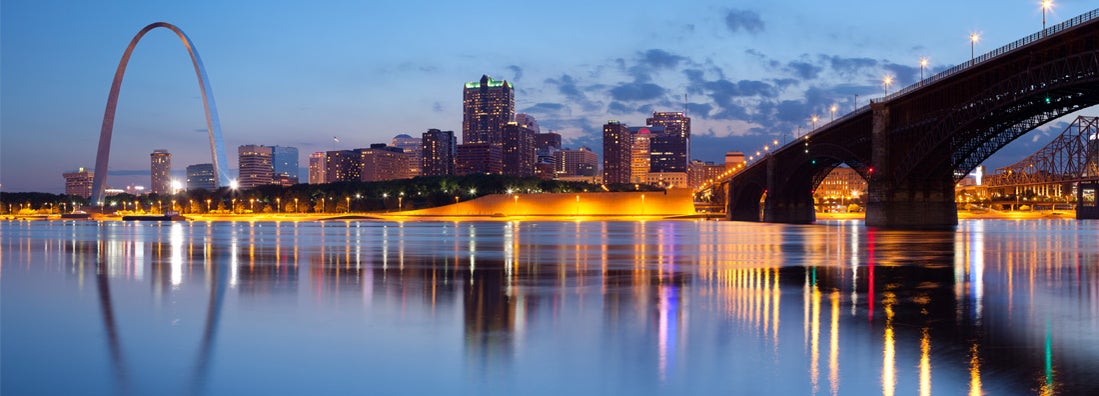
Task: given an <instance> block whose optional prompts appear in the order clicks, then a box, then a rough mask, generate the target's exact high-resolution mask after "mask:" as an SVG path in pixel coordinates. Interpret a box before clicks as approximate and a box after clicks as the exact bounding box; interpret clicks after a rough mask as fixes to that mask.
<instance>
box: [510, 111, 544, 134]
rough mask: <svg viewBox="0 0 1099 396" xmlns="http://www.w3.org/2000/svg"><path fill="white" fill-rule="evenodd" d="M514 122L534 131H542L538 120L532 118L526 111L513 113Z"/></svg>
mask: <svg viewBox="0 0 1099 396" xmlns="http://www.w3.org/2000/svg"><path fill="white" fill-rule="evenodd" d="M515 123H516V124H519V126H521V127H523V128H527V129H530V130H532V131H534V133H542V129H541V128H539V127H538V120H536V119H534V116H532V115H530V114H527V113H519V114H516V115H515Z"/></svg>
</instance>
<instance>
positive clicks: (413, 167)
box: [393, 133, 423, 177]
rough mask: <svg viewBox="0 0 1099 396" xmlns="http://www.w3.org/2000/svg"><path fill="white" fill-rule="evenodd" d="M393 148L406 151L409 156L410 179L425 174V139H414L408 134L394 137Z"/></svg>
mask: <svg viewBox="0 0 1099 396" xmlns="http://www.w3.org/2000/svg"><path fill="white" fill-rule="evenodd" d="M393 147H397V148H399V149H401V150H404V152H405V153H406V154H408V157H409V158H408V170H409V175H411V176H409V177H416V176H420V175H422V174H423V139H422V138H414V137H412V136H409V135H406V134H403V133H402V134H400V135H397V136H394V137H393Z"/></svg>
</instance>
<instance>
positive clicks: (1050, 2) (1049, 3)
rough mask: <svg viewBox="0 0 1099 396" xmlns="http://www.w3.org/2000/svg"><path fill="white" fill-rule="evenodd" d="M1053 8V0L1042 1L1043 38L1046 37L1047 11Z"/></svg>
mask: <svg viewBox="0 0 1099 396" xmlns="http://www.w3.org/2000/svg"><path fill="white" fill-rule="evenodd" d="M1052 8H1053V0H1042V37H1045V36H1046V11H1048V10H1050V9H1052Z"/></svg>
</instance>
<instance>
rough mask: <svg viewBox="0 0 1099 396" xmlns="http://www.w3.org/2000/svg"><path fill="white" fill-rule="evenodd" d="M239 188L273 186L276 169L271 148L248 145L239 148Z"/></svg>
mask: <svg viewBox="0 0 1099 396" xmlns="http://www.w3.org/2000/svg"><path fill="white" fill-rule="evenodd" d="M237 155H238V158H237V164H238V165H239V168H238V172H239V173H238V175H237V186H238V187H239V188H242V189H249V188H254V187H257V186H263V185H267V184H272V183H274V181H275V177H274V176H275V167H274V163H273V162H272V160H273V159H272V155H273V151H272V150H271V147H267V146H259V145H254V144H246V145H243V146H240V147H237Z"/></svg>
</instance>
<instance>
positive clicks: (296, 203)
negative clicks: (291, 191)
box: [294, 197, 301, 213]
mask: <svg viewBox="0 0 1099 396" xmlns="http://www.w3.org/2000/svg"><path fill="white" fill-rule="evenodd" d="M294 212H297V213H301V209H298V197H294Z"/></svg>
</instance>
